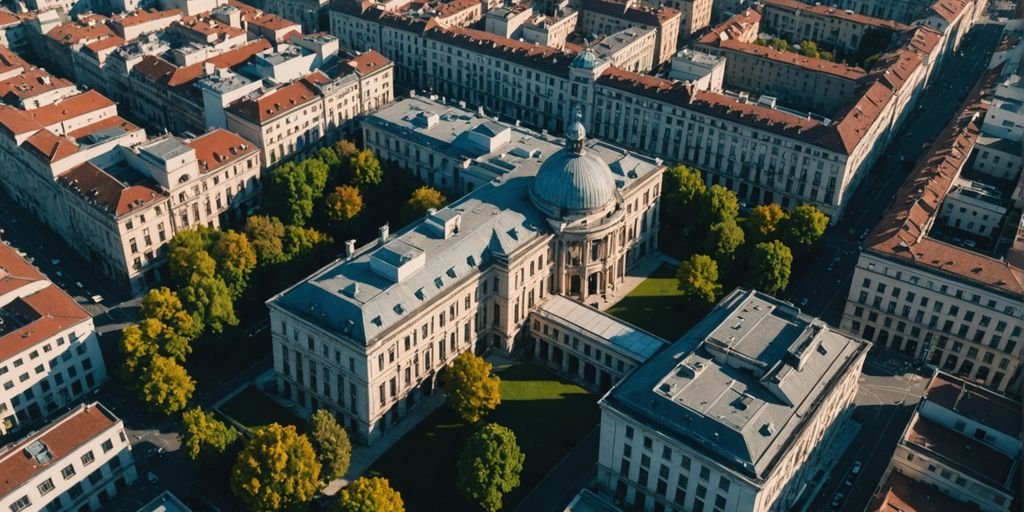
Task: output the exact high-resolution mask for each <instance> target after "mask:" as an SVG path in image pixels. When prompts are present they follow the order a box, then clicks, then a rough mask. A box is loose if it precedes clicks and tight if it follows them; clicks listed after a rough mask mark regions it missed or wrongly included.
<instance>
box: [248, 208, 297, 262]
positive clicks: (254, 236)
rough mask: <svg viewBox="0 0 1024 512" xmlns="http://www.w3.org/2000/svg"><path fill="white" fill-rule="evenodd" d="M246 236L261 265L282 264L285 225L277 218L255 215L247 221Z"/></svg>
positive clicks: (284, 258)
mask: <svg viewBox="0 0 1024 512" xmlns="http://www.w3.org/2000/svg"><path fill="white" fill-rule="evenodd" d="M245 234H246V236H248V237H249V243H250V244H251V245H252V248H253V250H254V251H255V252H256V261H257V262H259V264H260V265H271V264H274V263H282V262H284V261H285V260H286V259H287V258H286V257H285V255H284V223H282V222H281V219H278V218H277V217H270V216H267V215H253V216H251V217H249V218H248V219H246V221H245Z"/></svg>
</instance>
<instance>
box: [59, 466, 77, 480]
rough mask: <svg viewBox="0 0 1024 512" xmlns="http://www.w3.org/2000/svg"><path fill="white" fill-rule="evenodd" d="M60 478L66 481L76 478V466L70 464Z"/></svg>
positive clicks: (63, 470) (61, 472) (61, 471)
mask: <svg viewBox="0 0 1024 512" xmlns="http://www.w3.org/2000/svg"><path fill="white" fill-rule="evenodd" d="M60 476H62V477H64V480H67V479H68V478H71V477H73V476H75V466H73V465H71V464H68V465H67V467H65V468H64V469H62V470H60Z"/></svg>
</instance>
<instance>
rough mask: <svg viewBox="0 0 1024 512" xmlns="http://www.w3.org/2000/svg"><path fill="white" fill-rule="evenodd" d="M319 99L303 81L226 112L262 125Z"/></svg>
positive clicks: (246, 101)
mask: <svg viewBox="0 0 1024 512" xmlns="http://www.w3.org/2000/svg"><path fill="white" fill-rule="evenodd" d="M318 98H319V95H318V94H317V92H316V91H315V90H314V89H313V88H312V87H310V85H309V83H307V82H306V81H304V80H296V81H295V82H292V83H290V84H288V85H286V86H284V87H281V88H278V89H277V90H275V91H273V92H270V93H269V94H266V95H264V96H262V97H260V98H257V99H244V100H241V101H238V102H236V103H235V104H233V105H231V106H230V107H228V110H230V111H232V112H234V113H235V114H237V115H239V116H241V117H242V118H245V119H248V120H249V121H251V122H254V123H256V124H263V123H264V122H266V121H269V120H271V119H273V118H275V117H277V116H279V115H281V114H284V113H287V112H290V111H292V110H295V109H297V108H301V107H303V106H304V105H306V104H307V103H310V102H312V101H316V100H317V99H318Z"/></svg>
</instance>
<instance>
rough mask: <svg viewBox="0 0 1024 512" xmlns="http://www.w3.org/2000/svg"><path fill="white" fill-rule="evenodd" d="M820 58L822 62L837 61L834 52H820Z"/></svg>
mask: <svg viewBox="0 0 1024 512" xmlns="http://www.w3.org/2000/svg"><path fill="white" fill-rule="evenodd" d="M818 58H819V59H822V60H827V61H829V62H835V61H836V56H835V54H834V53H832V52H828V51H821V52H818Z"/></svg>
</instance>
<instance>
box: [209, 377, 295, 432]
mask: <svg viewBox="0 0 1024 512" xmlns="http://www.w3.org/2000/svg"><path fill="white" fill-rule="evenodd" d="M217 409H219V410H220V412H221V413H222V414H224V415H225V416H229V417H230V418H231V419H233V420H235V421H236V422H238V424H239V425H242V426H243V427H245V428H246V429H247V430H248V431H249V432H255V431H257V430H259V429H261V428H263V427H265V426H267V425H270V424H271V423H278V424H281V425H294V426H295V428H297V429H298V430H299V431H300V432H302V431H304V430H306V422H305V421H303V420H302V418H300V417H299V416H298V415H297V414H295V413H294V412H293V411H291V410H290V409H288V408H287V407H285V406H283V405H281V404H280V403H278V402H277V401H276V400H274V399H273V398H270V397H269V396H267V394H266V393H264V392H262V391H260V390H259V389H257V388H256V387H255V386H249V387H247V388H245V389H243V390H242V391H241V392H239V393H238V394H237V395H235V396H233V397H232V398H231V399H230V400H228V401H226V402H224V403H223V404H221V405H220V407H218V408H217Z"/></svg>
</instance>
